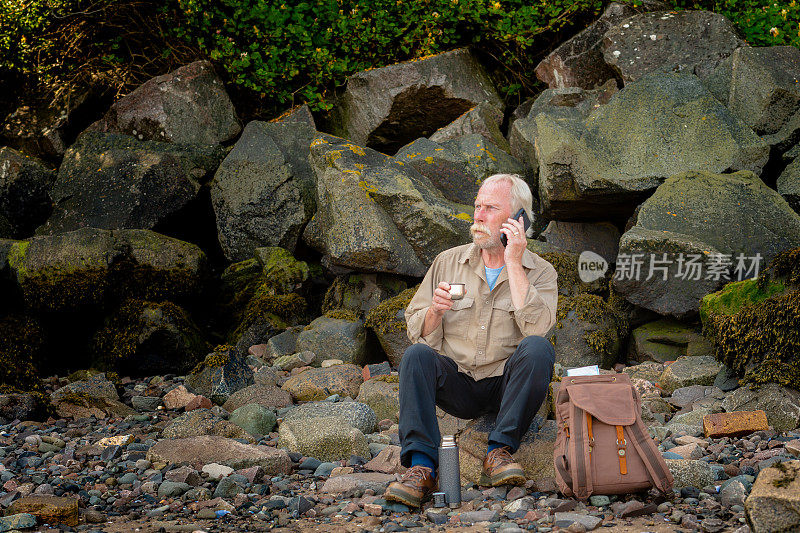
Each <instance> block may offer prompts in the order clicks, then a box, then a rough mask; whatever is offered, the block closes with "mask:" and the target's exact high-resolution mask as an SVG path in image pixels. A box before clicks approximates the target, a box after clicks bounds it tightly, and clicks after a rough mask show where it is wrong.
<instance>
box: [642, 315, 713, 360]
mask: <svg viewBox="0 0 800 533" xmlns="http://www.w3.org/2000/svg"><path fill="white" fill-rule="evenodd" d="M712 352H713V346H712V345H711V344H710V343H709V342H708V341H707V340H706V339H705V338H704V337H703V336H702V334H701V333H700V331H695V329H694V328H692V327H690V326H688V325H686V324H684V323H682V322H678V321H677V320H673V319H670V318H665V319H662V320H656V321H654V322H649V323H647V324H644V325H642V326H639V327H638V328H636V329H634V330H633V331H632V332H631V353H630V354H629V355H630V356H631V357H632V358H633V359H635V360H636V361H657V362H659V363H665V362H667V361H675V360H676V359H678V358H679V357H683V356H685V355H705V354H710V353H712Z"/></svg>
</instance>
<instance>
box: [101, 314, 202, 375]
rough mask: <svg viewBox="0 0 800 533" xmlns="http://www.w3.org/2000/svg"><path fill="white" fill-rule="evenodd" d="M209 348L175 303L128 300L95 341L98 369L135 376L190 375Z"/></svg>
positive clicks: (196, 328)
mask: <svg viewBox="0 0 800 533" xmlns="http://www.w3.org/2000/svg"><path fill="white" fill-rule="evenodd" d="M209 348H210V347H209V345H208V343H207V342H206V341H205V340H204V339H203V336H202V334H201V332H200V330H199V329H198V327H197V326H196V325H195V324H194V322H193V321H192V320H191V318H190V317H189V315H188V314H187V313H186V311H184V310H183V309H182V308H181V307H179V306H177V305H176V304H174V303H172V302H160V303H155V302H147V301H143V300H128V301H127V302H125V303H124V304H123V305H122V306H121V307H120V309H119V310H118V311H117V312H116V313H115V314H114V315H113V316H112V317H111V318H110V319H109V321H108V323H107V325H106V327H105V328H104V329H103V330H101V331H100V332H99V333H98V334H97V335H96V336H95V338H94V352H95V355H94V357H95V361H96V364H97V366H98V368H101V369H103V370H116V371H118V372H121V373H123V374H126V375H134V376H135V375H139V376H141V375H157V374H167V373H179V374H182V373H185V372H188V371H189V370H191V369H192V368H193V367H194V366H195V365H197V363H199V362H200V361H201V360H202V358H203V356H204V355H205V354H207V353H208V351H209Z"/></svg>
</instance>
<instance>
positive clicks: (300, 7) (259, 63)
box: [172, 0, 607, 110]
mask: <svg viewBox="0 0 800 533" xmlns="http://www.w3.org/2000/svg"><path fill="white" fill-rule="evenodd" d="M605 3H607V2H604V1H603V0H568V1H567V0H558V1H555V2H553V1H543V0H540V1H536V2H530V1H525V0H505V1H503V2H500V1H497V0H428V1H422V2H420V1H415V0H310V1H309V0H285V1H283V2H281V1H280V0H276V1H275V2H263V1H260V0H223V1H221V2H220V1H216V0H177V4H178V5H177V9H178V10H179V13H177V14H176V15H175V18H176V19H182V20H183V21H184V23H183V24H180V25H179V26H177V27H175V28H173V30H172V31H173V32H174V34H175V35H177V36H179V37H181V38H183V39H187V40H188V41H189V42H191V43H192V44H195V45H197V46H198V47H199V48H200V49H201V50H202V51H203V52H205V53H206V54H208V55H209V56H210V58H211V59H212V60H214V61H216V62H218V64H219V65H220V66H222V67H223V68H224V69H225V70H226V71H227V73H228V75H229V77H230V81H231V82H233V83H234V84H237V85H240V86H242V87H245V88H247V89H249V90H251V91H253V92H255V93H259V94H260V95H261V97H262V98H264V97H265V98H269V99H271V100H273V101H274V102H276V103H278V104H282V105H283V106H284V107H286V106H289V105H292V104H297V103H300V102H308V103H309V104H310V105H311V107H312V108H313V109H315V110H327V109H330V108H331V107H332V106H333V97H334V94H335V90H336V89H337V88H339V87H341V86H342V85H343V84H344V83H345V81H346V77H347V76H348V75H350V74H353V73H355V72H358V71H360V70H364V69H368V68H374V67H380V66H385V65H388V64H391V63H395V62H398V61H403V60H407V59H413V58H419V57H423V56H425V55H428V54H434V53H438V52H443V51H446V50H450V49H453V48H456V47H459V46H465V45H476V46H477V47H478V48H479V49H481V50H482V51H483V52H485V53H486V54H488V55H489V56H491V57H493V58H494V59H495V60H496V61H497V62H498V63H499V64H500V65H502V67H503V69H504V74H505V78H506V81H507V83H505V85H504V86H503V87H502V89H503V91H504V92H505V93H506V94H507V95H511V94H514V93H516V92H517V91H519V90H520V88H521V87H522V86H523V84H526V85H530V86H532V85H533V83H534V81H533V80H532V78H531V77H530V76H531V73H532V71H533V67H534V66H535V65H536V62H535V60H538V58H540V57H541V52H542V51H544V50H546V49H547V48H548V47H550V46H551V45H552V44H554V35H555V34H556V32H557V31H559V30H561V29H562V28H565V27H569V26H571V25H572V26H574V25H576V23H578V21H580V22H583V23H585V22H587V21H589V20H591V19H592V18H593V17H594V16H595V15H597V14H598V13H599V12H600V11H601V10H602V8H603V6H604V4H605Z"/></svg>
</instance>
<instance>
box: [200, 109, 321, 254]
mask: <svg viewBox="0 0 800 533" xmlns="http://www.w3.org/2000/svg"><path fill="white" fill-rule="evenodd" d="M315 133H316V132H315V130H314V128H312V127H310V126H307V125H305V124H298V123H291V122H290V123H267V122H259V121H253V122H250V123H249V124H247V126H246V127H245V129H244V131H243V132H242V136H241V137H240V138H239V140H238V141H237V142H236V145H234V147H233V150H231V151H230V153H229V154H228V155H227V156H226V157H225V160H224V161H223V162H222V163H221V164H220V165H219V168H218V169H217V172H216V174H215V176H214V181H213V182H212V184H211V200H212V203H213V206H214V213H215V214H216V220H217V233H218V235H219V239H220V244H221V245H222V250H223V252H224V253H225V256H226V257H227V258H228V259H229V260H231V261H242V260H244V259H247V258H249V257H252V256H253V251H254V250H255V249H256V248H257V247H260V246H281V247H283V248H286V249H288V250H289V251H294V249H295V246H296V245H297V241H298V240H299V238H300V235H301V232H302V230H303V227H304V226H305V224H306V223H307V222H308V220H309V219H310V218H311V215H312V214H313V213H314V208H315V201H316V200H315V197H314V190H315V188H314V176H313V174H312V172H311V167H310V166H309V163H308V151H309V145H310V144H311V141H312V140H313V139H314V135H315Z"/></svg>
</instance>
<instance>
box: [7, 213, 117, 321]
mask: <svg viewBox="0 0 800 533" xmlns="http://www.w3.org/2000/svg"><path fill="white" fill-rule="evenodd" d="M113 250H114V240H113V237H112V235H111V232H110V231H106V230H97V229H92V228H84V229H81V230H77V231H72V232H69V233H64V234H60V235H53V236H47V237H34V238H32V239H30V240H28V241H19V242H17V243H15V244H14V245H13V246H12V247H11V250H10V251H9V255H8V266H9V268H10V269H11V271H12V272H13V273H14V275H15V276H16V280H17V283H18V284H19V286H20V287H21V288H22V294H23V297H24V299H25V304H26V305H27V306H28V307H29V308H31V309H34V310H45V311H61V310H75V309H80V308H85V307H87V306H92V307H95V306H102V304H103V303H104V301H105V299H106V292H107V291H108V289H109V287H110V286H111V283H110V279H109V270H110V262H111V259H112V258H113V254H112V251H113Z"/></svg>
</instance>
